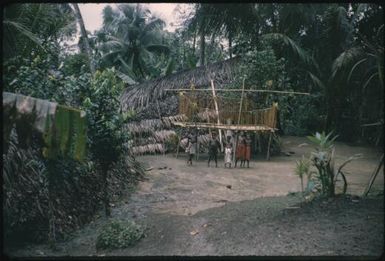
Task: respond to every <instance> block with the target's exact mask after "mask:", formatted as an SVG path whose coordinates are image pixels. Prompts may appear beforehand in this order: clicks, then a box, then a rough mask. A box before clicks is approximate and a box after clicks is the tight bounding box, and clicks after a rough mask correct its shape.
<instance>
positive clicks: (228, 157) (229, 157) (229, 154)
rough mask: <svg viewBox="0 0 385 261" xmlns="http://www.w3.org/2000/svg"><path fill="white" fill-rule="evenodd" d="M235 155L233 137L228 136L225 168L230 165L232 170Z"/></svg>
mask: <svg viewBox="0 0 385 261" xmlns="http://www.w3.org/2000/svg"><path fill="white" fill-rule="evenodd" d="M232 154H233V144H232V143H231V137H229V136H227V142H226V147H225V168H226V166H227V165H228V166H229V168H231V161H232Z"/></svg>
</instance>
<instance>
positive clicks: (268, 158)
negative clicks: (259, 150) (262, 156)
mask: <svg viewBox="0 0 385 261" xmlns="http://www.w3.org/2000/svg"><path fill="white" fill-rule="evenodd" d="M272 135H273V132H271V131H270V135H269V143H268V145H267V154H266V159H267V160H270V144H271V136H272Z"/></svg>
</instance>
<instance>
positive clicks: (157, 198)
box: [9, 137, 384, 256]
mask: <svg viewBox="0 0 385 261" xmlns="http://www.w3.org/2000/svg"><path fill="white" fill-rule="evenodd" d="M282 141H283V151H284V152H291V153H287V155H291V156H286V154H285V153H283V154H281V155H280V156H274V157H272V158H271V160H270V161H267V160H265V159H264V155H260V156H258V157H257V158H256V159H254V160H253V161H252V162H251V163H250V168H249V169H247V168H236V169H225V168H224V167H223V160H220V162H218V168H215V167H214V166H213V165H214V164H212V166H211V167H207V162H206V161H205V159H204V158H203V157H202V158H201V159H200V160H199V161H198V162H196V161H195V162H193V166H187V164H186V157H185V155H183V154H182V155H181V156H180V157H179V158H175V157H174V156H173V155H171V154H169V155H165V156H163V155H156V156H155V155H152V156H143V157H140V158H139V160H140V161H142V162H144V163H145V164H147V165H148V167H151V168H152V169H151V170H150V171H148V176H147V178H148V179H147V180H146V181H143V182H141V183H140V184H139V186H138V189H137V191H136V192H134V193H133V194H132V195H131V197H130V198H129V199H125V200H123V201H122V202H120V203H118V204H116V206H115V207H114V208H113V211H112V217H111V218H112V219H132V220H134V221H135V222H137V223H139V224H142V225H144V226H146V235H147V236H146V237H145V238H143V239H141V240H140V241H139V242H138V243H137V244H136V245H134V246H132V247H129V248H126V249H117V250H111V251H99V252H98V251H96V249H95V239H96V236H97V233H98V230H99V229H100V227H101V226H102V225H103V224H104V223H105V222H106V218H104V217H96V218H95V220H94V221H93V222H91V223H90V224H88V225H86V226H85V227H84V228H82V229H81V230H79V231H77V232H76V233H75V234H74V235H73V237H72V238H71V239H70V240H68V241H66V242H60V243H58V244H57V249H56V250H51V249H50V248H49V247H48V246H47V245H35V246H29V247H26V248H23V249H18V250H15V251H12V252H11V253H9V254H10V255H12V256H47V255H48V256H63V255H71V256H87V255H92V256H100V255H101V256H103V255H109V256H110V255H112V256H141V255H150V256H159V255H170V256H171V255H182V256H196V255H221V256H223V255H285V256H291V255H306V256H312V255H332V256H340V255H355V256H379V255H380V254H381V253H382V252H383V246H384V234H383V231H384V204H383V194H382V195H381V196H376V197H370V198H354V197H351V196H346V197H337V198H335V199H330V200H324V199H319V200H314V201H313V202H311V203H308V204H302V205H301V198H300V196H299V195H298V194H295V195H291V196H290V195H289V196H287V194H288V193H289V192H298V191H300V181H299V179H298V177H296V176H295V175H294V174H293V169H294V166H295V160H297V159H300V158H301V157H302V155H305V156H308V155H309V154H310V151H311V150H312V146H311V145H309V144H308V142H307V140H306V138H300V137H283V138H282ZM356 153H362V154H363V157H362V158H361V159H359V160H356V161H354V162H352V163H350V164H349V165H348V166H347V167H346V170H347V171H348V174H347V180H348V183H349V186H348V193H349V194H352V195H361V194H362V193H363V191H364V188H365V186H366V184H367V183H368V181H369V178H370V175H371V173H372V172H373V170H374V169H375V167H376V164H378V160H379V158H380V155H381V153H382V152H381V151H376V150H374V149H373V148H370V147H363V146H349V145H347V144H343V143H337V144H336V163H337V165H338V164H340V163H341V162H343V161H344V160H345V159H347V158H348V157H349V156H351V155H353V154H356ZM381 173H383V170H381V172H380V174H379V176H378V177H377V179H376V181H375V183H374V186H373V191H380V190H382V191H383V185H384V176H383V175H381Z"/></svg>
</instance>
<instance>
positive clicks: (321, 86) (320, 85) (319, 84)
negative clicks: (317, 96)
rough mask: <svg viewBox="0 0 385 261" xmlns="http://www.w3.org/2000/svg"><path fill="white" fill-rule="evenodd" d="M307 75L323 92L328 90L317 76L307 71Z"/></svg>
mask: <svg viewBox="0 0 385 261" xmlns="http://www.w3.org/2000/svg"><path fill="white" fill-rule="evenodd" d="M307 73H308V74H309V76H310V78H311V79H312V81H313V83H314V85H316V86H318V87H320V88H321V89H323V90H325V89H326V86H325V84H324V83H323V82H322V81H321V80H320V79H319V78H318V77H317V76H315V75H314V74H313V73H311V72H309V71H307Z"/></svg>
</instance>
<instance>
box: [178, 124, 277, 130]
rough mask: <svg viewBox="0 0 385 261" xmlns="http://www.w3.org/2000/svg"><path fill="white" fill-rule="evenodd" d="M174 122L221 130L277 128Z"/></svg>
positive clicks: (188, 126)
mask: <svg viewBox="0 0 385 261" xmlns="http://www.w3.org/2000/svg"><path fill="white" fill-rule="evenodd" d="M172 124H174V125H176V126H179V127H184V128H213V129H219V130H243V131H271V132H274V131H275V130H277V129H274V128H270V127H268V126H264V125H241V124H240V125H235V124H232V125H226V124H216V123H189V122H172Z"/></svg>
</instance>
